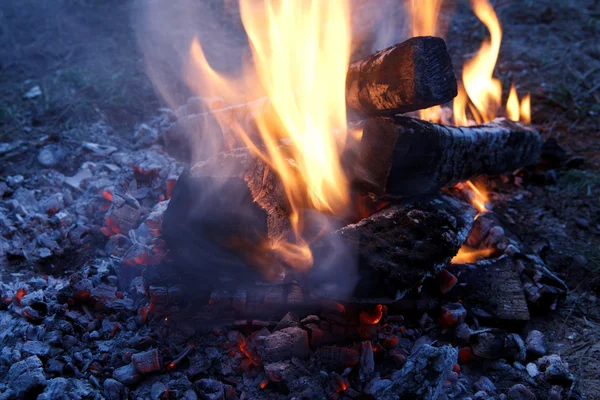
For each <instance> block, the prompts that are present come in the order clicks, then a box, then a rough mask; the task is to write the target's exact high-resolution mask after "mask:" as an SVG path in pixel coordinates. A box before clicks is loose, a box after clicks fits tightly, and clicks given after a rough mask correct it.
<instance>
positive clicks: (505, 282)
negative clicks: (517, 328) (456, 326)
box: [449, 256, 529, 321]
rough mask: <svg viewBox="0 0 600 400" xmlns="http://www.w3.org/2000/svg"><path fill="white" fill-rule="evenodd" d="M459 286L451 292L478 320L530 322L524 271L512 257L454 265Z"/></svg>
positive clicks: (451, 267)
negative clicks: (523, 280)
mask: <svg viewBox="0 0 600 400" xmlns="http://www.w3.org/2000/svg"><path fill="white" fill-rule="evenodd" d="M449 268H450V270H451V271H453V272H455V273H456V275H458V276H459V278H458V285H456V286H455V287H454V289H453V290H452V291H451V292H450V295H451V296H458V297H460V298H461V299H463V303H464V304H465V305H466V306H467V308H469V310H470V311H471V312H472V313H473V315H475V316H476V317H477V318H480V319H484V320H502V321H529V308H528V307H527V301H526V299H525V293H524V292H523V287H522V285H521V278H520V273H521V271H520V268H519V266H518V265H517V263H516V262H515V260H514V259H512V257H510V256H503V257H501V258H497V259H491V260H483V261H479V262H477V263H475V264H462V265H458V264H455V265H451V266H449Z"/></svg>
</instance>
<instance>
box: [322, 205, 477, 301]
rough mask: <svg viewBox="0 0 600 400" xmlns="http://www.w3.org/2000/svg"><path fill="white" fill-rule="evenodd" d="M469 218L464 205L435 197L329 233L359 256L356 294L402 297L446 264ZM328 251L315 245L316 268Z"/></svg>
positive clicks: (393, 207) (468, 225) (471, 214)
mask: <svg viewBox="0 0 600 400" xmlns="http://www.w3.org/2000/svg"><path fill="white" fill-rule="evenodd" d="M474 216H475V210H474V209H473V208H472V207H471V205H470V204H469V203H466V202H464V201H462V200H459V199H457V198H454V197H451V196H448V195H443V194H440V195H437V196H433V197H431V198H428V199H415V200H411V201H407V202H404V203H402V204H395V205H391V206H389V207H388V208H386V209H383V210H381V211H379V212H377V213H375V214H373V215H372V216H370V217H368V218H365V219H363V220H361V221H360V222H358V223H356V224H352V225H348V226H346V227H344V228H342V229H340V230H338V231H336V232H335V233H333V235H336V236H337V237H339V238H340V239H341V240H342V241H343V242H345V244H346V246H347V251H348V252H351V253H355V254H357V255H358V259H359V273H360V275H361V279H360V283H359V285H358V287H357V288H356V290H355V296H357V297H378V298H381V297H385V296H389V297H392V298H396V299H400V298H401V297H403V296H404V294H405V293H406V292H407V291H409V290H411V289H414V288H416V287H417V286H419V285H420V284H421V283H422V282H423V280H425V278H427V277H429V276H433V275H435V274H437V273H438V272H439V271H440V270H441V269H442V268H444V266H446V264H447V263H448V262H449V261H450V259H451V258H452V257H453V256H454V255H455V254H456V253H457V251H458V249H459V248H460V246H461V245H462V244H463V243H464V241H465V239H466V238H467V234H468V232H469V230H470V229H471V226H472V224H473V218H474ZM329 251H331V249H329V248H328V246H327V245H324V246H322V247H320V246H319V245H316V246H315V251H314V252H315V265H319V260H320V259H321V258H326V257H327V254H328V252H329ZM319 290H320V289H319V288H315V291H316V292H319ZM322 294H323V295H325V296H326V293H322Z"/></svg>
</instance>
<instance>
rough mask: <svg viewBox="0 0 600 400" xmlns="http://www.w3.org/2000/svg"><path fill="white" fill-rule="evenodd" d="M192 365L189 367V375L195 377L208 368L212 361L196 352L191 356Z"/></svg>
mask: <svg viewBox="0 0 600 400" xmlns="http://www.w3.org/2000/svg"><path fill="white" fill-rule="evenodd" d="M189 362H190V367H189V368H188V372H187V375H188V377H190V378H193V377H195V376H197V375H200V374H201V373H202V372H204V371H206V370H208V369H209V368H210V367H211V365H212V363H211V361H210V360H209V359H208V358H206V357H205V356H203V355H201V354H194V355H193V356H192V357H190V360H189Z"/></svg>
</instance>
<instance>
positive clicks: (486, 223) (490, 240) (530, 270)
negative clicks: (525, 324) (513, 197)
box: [467, 212, 568, 310]
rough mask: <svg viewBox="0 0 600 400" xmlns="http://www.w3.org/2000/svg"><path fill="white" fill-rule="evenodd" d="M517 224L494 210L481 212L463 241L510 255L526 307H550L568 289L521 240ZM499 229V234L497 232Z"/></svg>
mask: <svg viewBox="0 0 600 400" xmlns="http://www.w3.org/2000/svg"><path fill="white" fill-rule="evenodd" d="M517 228H518V226H515V225H512V226H511V225H510V224H509V223H508V222H506V221H504V219H503V218H502V217H501V216H500V215H499V214H497V213H495V212H488V213H485V214H483V215H481V216H480V217H479V218H477V221H475V224H474V226H473V231H472V232H471V233H470V234H469V238H468V239H467V243H468V244H469V246H472V247H474V248H480V249H481V248H494V249H496V252H497V253H502V252H504V254H506V255H508V256H510V257H511V258H512V260H513V262H514V263H515V264H516V265H517V266H518V270H519V276H520V279H521V283H522V287H523V291H524V294H525V298H526V299H527V302H528V303H529V306H530V307H534V308H539V309H541V310H547V309H549V308H550V309H552V308H554V307H555V306H556V301H557V300H558V299H559V298H561V297H564V296H565V295H566V293H567V292H568V288H567V285H566V284H565V282H564V281H563V280H562V279H560V278H559V277H558V276H557V275H556V274H555V273H553V272H552V271H551V270H550V269H548V267H547V266H546V263H545V262H544V261H543V260H542V258H541V257H540V256H539V255H537V254H535V252H534V251H533V250H532V249H531V248H530V247H529V246H528V245H527V244H526V243H525V242H523V241H522V240H521V238H520V237H519V235H518V234H517V233H516V229H517ZM499 232H501V235H498V233H499Z"/></svg>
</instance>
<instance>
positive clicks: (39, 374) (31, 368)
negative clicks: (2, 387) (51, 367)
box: [6, 356, 46, 397]
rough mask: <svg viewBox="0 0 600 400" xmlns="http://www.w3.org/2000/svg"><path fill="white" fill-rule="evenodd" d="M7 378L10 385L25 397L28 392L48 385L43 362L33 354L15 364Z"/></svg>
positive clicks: (39, 389)
mask: <svg viewBox="0 0 600 400" xmlns="http://www.w3.org/2000/svg"><path fill="white" fill-rule="evenodd" d="M6 379H7V381H8V386H9V387H10V388H11V389H12V390H13V391H14V392H16V393H17V395H18V396H19V397H23V396H24V395H25V394H26V393H31V392H36V391H41V389H42V388H43V387H45V386H46V377H45V376H44V370H43V369H42V362H41V361H40V359H39V358H38V357H37V356H31V357H28V358H26V359H24V360H23V361H19V362H17V363H15V364H13V365H12V366H11V367H10V369H9V371H8V376H7V378H6Z"/></svg>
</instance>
